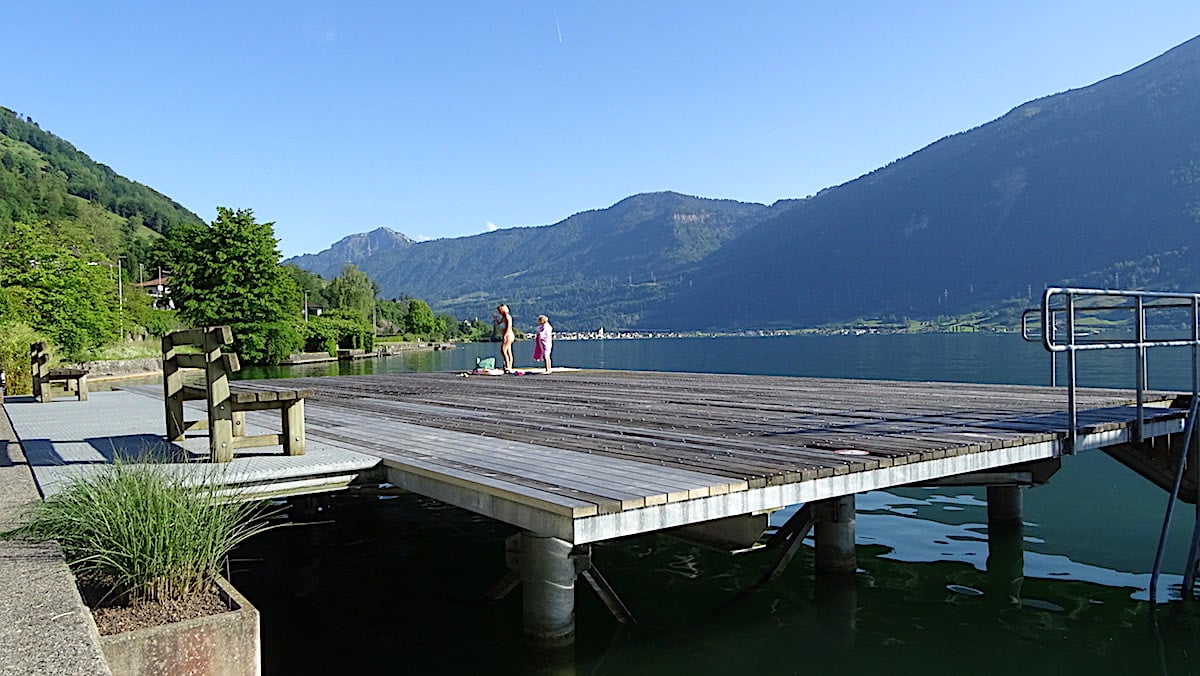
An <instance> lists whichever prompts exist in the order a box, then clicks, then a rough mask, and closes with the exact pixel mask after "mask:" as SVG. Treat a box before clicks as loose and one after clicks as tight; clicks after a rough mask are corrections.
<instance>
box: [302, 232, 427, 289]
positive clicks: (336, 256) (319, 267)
mask: <svg viewBox="0 0 1200 676" xmlns="http://www.w3.org/2000/svg"><path fill="white" fill-rule="evenodd" d="M413 244H416V241H415V240H413V239H412V238H411V237H409V236H408V235H405V234H404V233H402V232H397V231H395V230H392V229H391V228H388V227H378V228H375V229H374V230H371V231H370V232H359V233H355V234H353V235H346V236H345V237H343V238H341V239H339V240H338V241H336V242H334V243H333V245H332V246H330V247H329V248H328V249H325V250H324V251H321V252H318V253H315V254H304V255H302V256H296V257H294V258H289V259H287V260H286V261H284V263H293V264H295V265H297V266H299V267H301V268H304V269H305V270H309V271H310V272H313V273H316V274H318V275H321V276H322V277H324V278H326V279H332V278H333V277H336V276H338V275H339V274H341V272H342V268H344V267H345V266H346V264H347V263H352V264H354V265H357V266H359V267H361V266H362V264H363V262H364V261H365V260H367V259H368V258H370V257H371V256H374V255H375V254H378V253H383V252H386V251H395V250H397V249H405V248H407V247H410V246H412V245H413Z"/></svg>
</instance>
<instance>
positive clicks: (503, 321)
mask: <svg viewBox="0 0 1200 676" xmlns="http://www.w3.org/2000/svg"><path fill="white" fill-rule="evenodd" d="M496 312H499V313H500V314H499V316H497V317H496V319H495V322H496V325H498V326H499V327H500V336H501V338H500V356H501V357H503V358H504V372H505V373H508V372H509V371H512V367H513V351H512V346H513V341H515V340H516V339H517V334H515V333H513V323H512V322H513V320H512V314H510V313H509V311H508V305H506V304H504V303H501V304H499V305H497V306H496Z"/></svg>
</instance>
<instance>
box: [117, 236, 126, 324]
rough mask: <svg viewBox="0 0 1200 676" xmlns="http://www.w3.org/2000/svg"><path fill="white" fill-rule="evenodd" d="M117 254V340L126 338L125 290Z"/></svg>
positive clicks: (119, 258) (119, 259)
mask: <svg viewBox="0 0 1200 676" xmlns="http://www.w3.org/2000/svg"><path fill="white" fill-rule="evenodd" d="M123 258H125V257H124V256H117V342H118V343H119V342H121V341H123V340H125V290H124V289H122V288H121V287H122V278H121V259H123Z"/></svg>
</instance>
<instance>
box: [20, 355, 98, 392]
mask: <svg viewBox="0 0 1200 676" xmlns="http://www.w3.org/2000/svg"><path fill="white" fill-rule="evenodd" d="M29 372H30V375H31V376H32V379H33V398H34V399H36V400H38V401H40V402H42V403H44V404H48V403H50V402H51V401H54V391H53V384H54V383H62V385H63V389H64V390H66V392H67V394H72V393H73V394H74V395H75V398H76V399H78V400H79V401H87V398H88V384H87V377H88V371H86V370H84V369H64V368H57V369H52V368H50V353H49V352H47V351H46V344H45V343H42V342H37V343H32V344H30V346H29Z"/></svg>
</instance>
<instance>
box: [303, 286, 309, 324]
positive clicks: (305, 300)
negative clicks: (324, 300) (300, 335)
mask: <svg viewBox="0 0 1200 676" xmlns="http://www.w3.org/2000/svg"><path fill="white" fill-rule="evenodd" d="M304 321H308V291H305V292H304Z"/></svg>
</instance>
